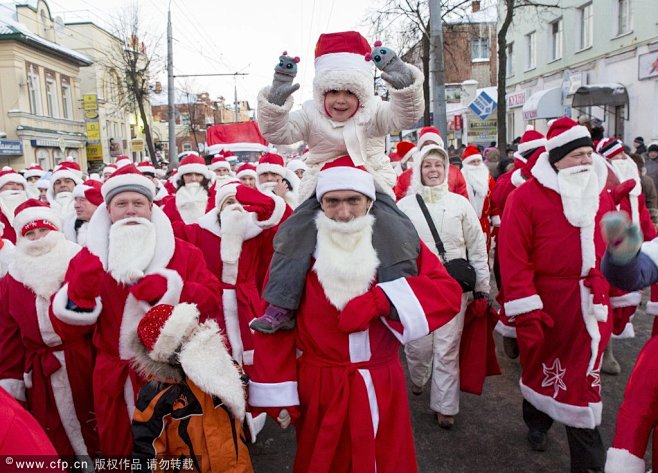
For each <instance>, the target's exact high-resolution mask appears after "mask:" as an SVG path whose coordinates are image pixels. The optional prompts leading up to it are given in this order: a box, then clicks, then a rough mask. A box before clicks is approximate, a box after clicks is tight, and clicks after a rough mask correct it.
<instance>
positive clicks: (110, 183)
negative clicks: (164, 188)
mask: <svg viewBox="0 0 658 473" xmlns="http://www.w3.org/2000/svg"><path fill="white" fill-rule="evenodd" d="M123 186H141V187H144V188H146V190H147V191H148V192H150V194H151V199H150V200H153V199H154V198H155V184H153V181H151V180H150V179H149V178H148V177H146V176H144V175H143V174H137V173H135V174H124V175H121V176H114V177H111V178H109V179H108V180H107V181H105V183H104V184H103V187H101V193H102V194H103V200H105V201H106V202H107V195H108V194H109V193H110V191H112V190H114V189H116V188H117V187H123ZM126 190H130V189H126Z"/></svg>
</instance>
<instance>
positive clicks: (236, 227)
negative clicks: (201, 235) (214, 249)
mask: <svg viewBox="0 0 658 473" xmlns="http://www.w3.org/2000/svg"><path fill="white" fill-rule="evenodd" d="M249 218H251V217H250V216H249V214H248V213H247V212H246V211H245V210H244V209H243V208H242V205H240V204H230V205H227V206H226V207H225V208H224V210H222V212H221V214H220V222H221V223H220V225H221V234H222V239H221V240H220V243H219V253H220V255H221V258H222V282H225V283H227V284H235V283H236V281H237V275H238V261H239V260H240V253H242V243H243V242H244V238H245V233H246V230H247V223H248V219H249Z"/></svg>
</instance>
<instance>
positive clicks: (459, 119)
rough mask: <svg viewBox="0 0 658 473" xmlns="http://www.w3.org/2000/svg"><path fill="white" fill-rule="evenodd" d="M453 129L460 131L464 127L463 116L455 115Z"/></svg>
mask: <svg viewBox="0 0 658 473" xmlns="http://www.w3.org/2000/svg"><path fill="white" fill-rule="evenodd" d="M454 119H455V131H461V130H462V129H463V128H464V117H462V116H461V115H455V117H454Z"/></svg>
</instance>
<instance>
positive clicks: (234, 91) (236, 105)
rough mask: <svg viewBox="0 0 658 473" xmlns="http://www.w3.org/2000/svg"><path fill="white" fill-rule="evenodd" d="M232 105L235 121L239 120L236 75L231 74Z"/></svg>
mask: <svg viewBox="0 0 658 473" xmlns="http://www.w3.org/2000/svg"><path fill="white" fill-rule="evenodd" d="M233 100H234V103H233V107H234V110H235V123H238V122H239V121H240V114H239V113H238V76H237V74H236V75H234V76H233Z"/></svg>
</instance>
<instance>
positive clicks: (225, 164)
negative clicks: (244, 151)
mask: <svg viewBox="0 0 658 473" xmlns="http://www.w3.org/2000/svg"><path fill="white" fill-rule="evenodd" d="M221 168H224V169H228V170H229V171H230V170H231V163H229V162H228V161H217V162H215V163H210V164H209V165H208V169H210V170H211V171H213V172H214V171H216V170H217V169H221Z"/></svg>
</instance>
